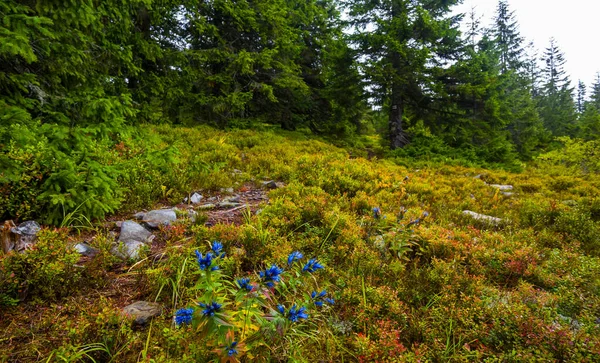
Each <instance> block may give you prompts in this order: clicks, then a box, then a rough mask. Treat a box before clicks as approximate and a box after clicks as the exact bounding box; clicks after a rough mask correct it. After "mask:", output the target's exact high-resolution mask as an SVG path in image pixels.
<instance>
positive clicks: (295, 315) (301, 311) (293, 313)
mask: <svg viewBox="0 0 600 363" xmlns="http://www.w3.org/2000/svg"><path fill="white" fill-rule="evenodd" d="M277 310H278V311H279V313H280V314H281V315H283V316H285V317H287V319H288V320H289V321H291V322H292V323H295V322H297V321H298V320H300V319H305V320H306V319H308V314H307V313H306V308H305V307H304V306H302V307H300V308H298V307H296V305H294V306H292V308H291V309H290V310H289V311H288V312H287V314H286V313H285V308H284V307H283V305H277Z"/></svg>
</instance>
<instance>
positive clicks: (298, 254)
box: [287, 251, 304, 266]
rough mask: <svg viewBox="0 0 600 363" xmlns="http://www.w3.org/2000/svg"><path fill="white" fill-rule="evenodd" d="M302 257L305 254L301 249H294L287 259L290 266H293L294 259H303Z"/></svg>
mask: <svg viewBox="0 0 600 363" xmlns="http://www.w3.org/2000/svg"><path fill="white" fill-rule="evenodd" d="M302 257H304V255H303V254H302V252H300V251H294V252H292V253H290V255H289V256H288V260H287V263H288V266H291V265H292V264H293V263H294V261H299V260H301V259H302Z"/></svg>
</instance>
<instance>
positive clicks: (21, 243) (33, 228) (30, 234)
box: [10, 221, 42, 252]
mask: <svg viewBox="0 0 600 363" xmlns="http://www.w3.org/2000/svg"><path fill="white" fill-rule="evenodd" d="M41 229H42V227H40V225H39V224H38V222H36V221H27V222H23V223H21V224H19V225H18V226H16V227H12V228H11V229H10V231H11V232H12V233H13V234H14V237H13V238H12V239H13V241H14V243H13V245H12V247H11V249H15V250H16V251H18V252H21V251H24V250H26V249H28V248H29V247H30V246H31V245H33V244H34V243H35V239H36V236H37V234H38V232H39V231H40V230H41Z"/></svg>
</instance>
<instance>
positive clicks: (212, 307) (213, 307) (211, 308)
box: [198, 301, 223, 317]
mask: <svg viewBox="0 0 600 363" xmlns="http://www.w3.org/2000/svg"><path fill="white" fill-rule="evenodd" d="M198 306H200V307H203V308H204V310H202V315H204V316H208V317H211V316H214V315H215V313H217V312H218V311H219V310H221V307H222V306H223V305H221V304H219V303H218V302H216V301H213V302H212V303H210V304H204V303H198Z"/></svg>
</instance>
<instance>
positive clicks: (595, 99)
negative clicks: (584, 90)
mask: <svg viewBox="0 0 600 363" xmlns="http://www.w3.org/2000/svg"><path fill="white" fill-rule="evenodd" d="M590 103H591V105H592V106H593V107H595V108H596V109H597V110H600V73H598V74H596V80H595V81H594V83H593V84H592V93H591V94H590Z"/></svg>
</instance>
